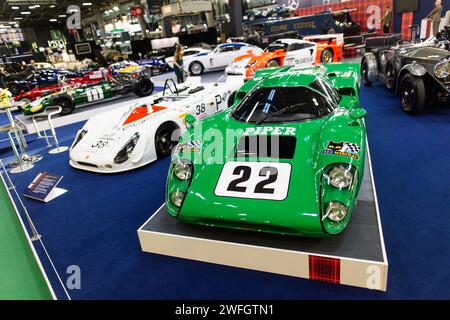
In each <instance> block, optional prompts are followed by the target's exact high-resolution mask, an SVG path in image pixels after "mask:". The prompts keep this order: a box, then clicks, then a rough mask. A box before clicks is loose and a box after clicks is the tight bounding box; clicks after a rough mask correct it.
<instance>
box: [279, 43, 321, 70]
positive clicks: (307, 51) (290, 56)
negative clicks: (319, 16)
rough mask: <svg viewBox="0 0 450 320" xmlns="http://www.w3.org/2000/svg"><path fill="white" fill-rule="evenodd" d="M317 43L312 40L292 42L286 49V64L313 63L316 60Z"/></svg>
mask: <svg viewBox="0 0 450 320" xmlns="http://www.w3.org/2000/svg"><path fill="white" fill-rule="evenodd" d="M316 53H317V45H316V44H315V43H312V42H295V43H291V44H290V45H289V46H288V47H287V49H286V58H285V60H284V65H285V66H298V65H312V64H314V62H315V61H316Z"/></svg>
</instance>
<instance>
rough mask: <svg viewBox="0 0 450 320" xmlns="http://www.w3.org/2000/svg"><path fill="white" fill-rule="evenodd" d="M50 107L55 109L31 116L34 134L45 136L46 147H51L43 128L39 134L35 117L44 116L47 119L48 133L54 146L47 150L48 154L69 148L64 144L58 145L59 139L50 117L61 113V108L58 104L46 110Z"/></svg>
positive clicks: (39, 136) (40, 136)
mask: <svg viewBox="0 0 450 320" xmlns="http://www.w3.org/2000/svg"><path fill="white" fill-rule="evenodd" d="M50 109H55V111H52V112H49V113H48V114H41V115H34V116H33V119H32V120H33V126H34V128H35V130H36V134H37V136H38V138H45V141H46V142H47V147H51V143H50V141H49V139H48V138H49V136H47V133H46V131H45V130H43V131H42V132H43V134H41V130H40V129H39V126H38V123H37V121H36V119H38V118H45V119H47V122H48V126H49V128H50V134H51V137H52V138H53V141H54V144H55V148H53V149H51V150H49V151H48V153H49V154H58V153H62V152H65V151H67V150H69V147H66V146H60V145H59V141H58V137H57V136H56V131H55V127H54V125H53V121H52V118H53V116H56V115H58V114H60V113H61V111H62V108H61V107H59V106H54V107H48V108H47V110H50Z"/></svg>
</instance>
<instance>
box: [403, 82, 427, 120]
mask: <svg viewBox="0 0 450 320" xmlns="http://www.w3.org/2000/svg"><path fill="white" fill-rule="evenodd" d="M399 92H400V99H401V104H402V108H403V110H404V111H405V112H406V113H409V114H412V115H417V114H420V113H421V112H422V111H423V109H424V106H425V83H424V81H423V79H422V78H421V77H417V76H414V75H413V74H411V73H408V74H406V75H405V76H404V77H403V78H402V81H401V83H400V91H399Z"/></svg>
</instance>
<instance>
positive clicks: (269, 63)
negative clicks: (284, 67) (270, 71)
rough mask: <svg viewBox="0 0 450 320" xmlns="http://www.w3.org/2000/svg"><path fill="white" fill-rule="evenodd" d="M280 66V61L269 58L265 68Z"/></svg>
mask: <svg viewBox="0 0 450 320" xmlns="http://www.w3.org/2000/svg"><path fill="white" fill-rule="evenodd" d="M279 66H280V63H279V62H278V61H277V60H270V61H269V62H268V63H267V68H277V67H279Z"/></svg>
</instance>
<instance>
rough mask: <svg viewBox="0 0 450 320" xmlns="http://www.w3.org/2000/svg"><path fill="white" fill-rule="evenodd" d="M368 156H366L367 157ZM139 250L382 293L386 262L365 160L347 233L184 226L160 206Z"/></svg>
mask: <svg viewBox="0 0 450 320" xmlns="http://www.w3.org/2000/svg"><path fill="white" fill-rule="evenodd" d="M368 154H369V153H368ZM137 233H138V237H139V241H140V244H141V248H142V251H144V252H149V253H156V254H162V255H167V256H173V257H179V258H184V259H191V260H197V261H202V262H209V263H215V264H221V265H226V266H232V267H239V268H245V269H251V270H257V271H265V272H270V273H275V274H281V275H287V276H293V277H299V278H305V279H311V280H319V281H325V282H330V283H335V284H344V285H351V286H356V287H361V288H367V289H372V290H380V291H386V289H387V275H388V260H387V256H386V251H385V246H384V239H383V232H382V227H381V222H380V214H379V209H378V203H377V197H376V189H375V184H374V182H373V175H372V167H371V164H370V156H368V157H367V161H366V169H365V175H364V179H363V185H362V188H361V191H360V194H359V197H358V204H357V206H356V208H355V209H354V211H353V214H352V217H351V220H350V223H349V226H348V228H347V230H346V231H345V232H344V233H343V234H341V235H339V236H337V237H333V238H325V239H320V238H319V239H317V238H300V237H290V236H281V235H272V234H266V233H258V232H251V231H242V230H229V229H222V228H212V227H203V226H196V225H190V224H187V223H183V222H181V221H179V220H177V219H174V218H172V217H171V216H169V214H168V213H167V210H166V208H165V205H163V206H161V207H160V208H159V209H158V211H157V212H156V213H155V214H153V215H152V217H151V218H150V219H149V220H148V221H146V222H145V223H144V225H143V226H142V227H141V228H140V229H139V230H138V231H137Z"/></svg>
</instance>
